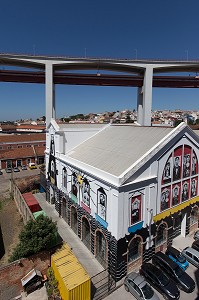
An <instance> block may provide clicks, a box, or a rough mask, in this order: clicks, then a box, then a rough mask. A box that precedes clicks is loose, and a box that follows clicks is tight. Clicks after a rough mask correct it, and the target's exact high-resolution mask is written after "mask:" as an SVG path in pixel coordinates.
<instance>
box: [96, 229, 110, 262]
mask: <svg viewBox="0 0 199 300" xmlns="http://www.w3.org/2000/svg"><path fill="white" fill-rule="evenodd" d="M96 258H97V260H98V261H99V262H100V264H101V265H102V266H103V267H104V268H106V267H107V261H106V260H107V258H106V240H105V237H104V235H103V234H102V233H101V232H100V231H97V232H96Z"/></svg>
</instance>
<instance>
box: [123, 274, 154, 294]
mask: <svg viewBox="0 0 199 300" xmlns="http://www.w3.org/2000/svg"><path fill="white" fill-rule="evenodd" d="M124 287H125V290H126V291H127V292H130V293H131V294H132V295H133V296H134V297H135V298H136V299H138V300H160V298H159V297H158V295H156V293H155V292H154V290H153V289H152V288H151V287H150V285H149V284H148V283H147V282H146V281H145V279H144V277H142V276H141V275H140V274H138V273H135V272H132V273H130V274H128V275H127V276H126V278H125V279H124Z"/></svg>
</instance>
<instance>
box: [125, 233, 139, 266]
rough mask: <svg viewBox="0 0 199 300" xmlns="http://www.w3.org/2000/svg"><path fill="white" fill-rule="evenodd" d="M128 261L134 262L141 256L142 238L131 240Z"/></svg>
mask: <svg viewBox="0 0 199 300" xmlns="http://www.w3.org/2000/svg"><path fill="white" fill-rule="evenodd" d="M128 251H129V253H128V262H132V261H134V260H136V259H138V258H139V257H141V238H140V237H136V238H134V239H132V240H131V242H130V244H129V247H128Z"/></svg>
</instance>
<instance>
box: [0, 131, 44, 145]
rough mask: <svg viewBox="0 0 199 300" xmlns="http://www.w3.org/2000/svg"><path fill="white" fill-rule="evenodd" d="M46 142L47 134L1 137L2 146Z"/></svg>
mask: <svg viewBox="0 0 199 300" xmlns="http://www.w3.org/2000/svg"><path fill="white" fill-rule="evenodd" d="M38 141H40V142H41V141H43V142H45V141H46V134H45V133H36V134H34V133H31V134H11V135H0V144H2V143H10V144H11V143H26V142H27V143H29V142H38Z"/></svg>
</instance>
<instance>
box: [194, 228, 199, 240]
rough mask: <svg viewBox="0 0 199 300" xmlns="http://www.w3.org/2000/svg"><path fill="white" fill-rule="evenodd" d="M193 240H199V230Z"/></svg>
mask: <svg viewBox="0 0 199 300" xmlns="http://www.w3.org/2000/svg"><path fill="white" fill-rule="evenodd" d="M193 238H194V240H199V230H197V231H196V232H195V233H194V236H193Z"/></svg>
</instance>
